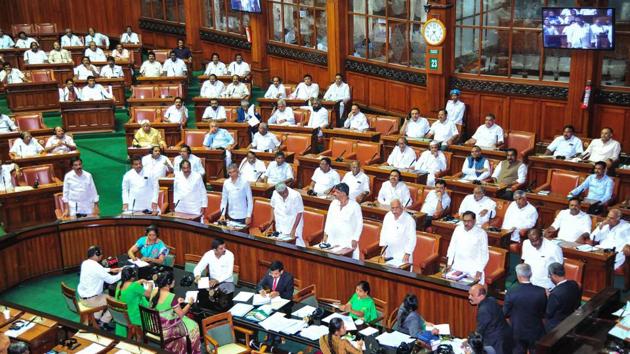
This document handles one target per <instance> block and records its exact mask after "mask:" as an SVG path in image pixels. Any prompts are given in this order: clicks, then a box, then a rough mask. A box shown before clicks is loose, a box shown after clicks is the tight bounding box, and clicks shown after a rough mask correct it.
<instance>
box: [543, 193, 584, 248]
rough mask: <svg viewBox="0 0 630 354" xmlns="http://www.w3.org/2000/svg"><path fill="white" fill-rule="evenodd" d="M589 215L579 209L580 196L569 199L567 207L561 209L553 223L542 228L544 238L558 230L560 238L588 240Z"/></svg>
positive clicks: (549, 236)
mask: <svg viewBox="0 0 630 354" xmlns="http://www.w3.org/2000/svg"><path fill="white" fill-rule="evenodd" d="M591 223H592V221H591V216H590V215H588V214H587V213H585V212H583V211H582V210H580V198H578V197H572V198H571V199H569V209H565V210H561V211H560V212H559V213H558V214H557V215H556V218H555V220H554V221H553V224H551V226H549V227H548V228H547V229H545V230H544V235H545V237H546V238H551V237H553V236H554V233H556V232H558V235H557V237H558V238H559V239H560V240H564V241H569V242H578V243H584V242H586V241H588V239H589V234H590V232H591Z"/></svg>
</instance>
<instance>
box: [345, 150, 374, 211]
mask: <svg viewBox="0 0 630 354" xmlns="http://www.w3.org/2000/svg"><path fill="white" fill-rule="evenodd" d="M341 182H342V183H345V184H346V185H348V187H349V188H350V191H349V194H348V196H349V197H350V198H351V199H353V200H356V202H357V203H362V202H363V200H365V197H367V196H368V195H369V194H370V178H369V177H368V176H367V175H366V174H365V172H363V170H361V162H359V161H358V160H354V161H352V162H351V163H350V171H349V172H346V174H345V175H344V176H343V179H342V180H341Z"/></svg>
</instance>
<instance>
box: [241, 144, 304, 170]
mask: <svg viewBox="0 0 630 354" xmlns="http://www.w3.org/2000/svg"><path fill="white" fill-rule="evenodd" d="M249 151H250V150H249V149H245V148H242V149H237V150H232V161H234V162H235V163H236V164H237V165H239V166H240V165H241V161H243V159H244V158H245V157H247V153H248V152H249ZM294 156H295V154H294V153H292V152H285V153H284V159H285V160H286V162H288V163H293V158H294ZM256 157H257V158H258V159H259V160H262V161H265V162H267V163H269V162H271V161H275V160H276V154H275V153H273V152H265V151H256Z"/></svg>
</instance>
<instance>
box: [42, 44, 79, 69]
mask: <svg viewBox="0 0 630 354" xmlns="http://www.w3.org/2000/svg"><path fill="white" fill-rule="evenodd" d="M48 62H49V63H51V64H62V63H72V62H73V61H72V54H70V52H69V51H68V50H67V49H63V48H61V45H59V42H53V49H52V50H51V51H50V52H49V53H48Z"/></svg>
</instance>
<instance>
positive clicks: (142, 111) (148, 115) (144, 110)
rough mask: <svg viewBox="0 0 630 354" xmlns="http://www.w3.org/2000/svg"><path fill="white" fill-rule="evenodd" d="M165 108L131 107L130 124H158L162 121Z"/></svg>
mask: <svg viewBox="0 0 630 354" xmlns="http://www.w3.org/2000/svg"><path fill="white" fill-rule="evenodd" d="M162 110H163V107H146V106H131V107H129V115H130V116H131V118H130V119H129V123H137V124H140V123H141V122H142V121H143V120H148V121H149V122H150V123H158V122H161V121H162V114H163V112H162Z"/></svg>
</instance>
